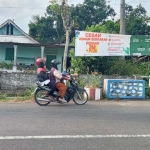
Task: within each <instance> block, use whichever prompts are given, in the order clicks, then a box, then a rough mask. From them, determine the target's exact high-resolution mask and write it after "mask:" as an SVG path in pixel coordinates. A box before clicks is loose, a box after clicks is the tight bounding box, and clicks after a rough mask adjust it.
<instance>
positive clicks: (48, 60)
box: [46, 55, 56, 70]
mask: <svg viewBox="0 0 150 150" xmlns="http://www.w3.org/2000/svg"><path fill="white" fill-rule="evenodd" d="M53 59H56V55H46V68H47V69H48V70H50V68H51V61H52V60H53Z"/></svg>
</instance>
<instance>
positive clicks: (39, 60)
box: [36, 58, 45, 67]
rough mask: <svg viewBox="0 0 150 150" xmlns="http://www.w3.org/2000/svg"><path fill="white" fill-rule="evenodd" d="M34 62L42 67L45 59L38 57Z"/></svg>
mask: <svg viewBox="0 0 150 150" xmlns="http://www.w3.org/2000/svg"><path fill="white" fill-rule="evenodd" d="M36 64H37V66H38V67H44V65H45V61H44V59H43V58H38V59H37V60H36Z"/></svg>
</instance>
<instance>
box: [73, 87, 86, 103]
mask: <svg viewBox="0 0 150 150" xmlns="http://www.w3.org/2000/svg"><path fill="white" fill-rule="evenodd" d="M73 101H74V103H75V104H77V105H84V104H85V103H86V102H87V101H88V93H87V92H86V91H85V90H81V89H80V90H78V91H77V92H76V93H75V95H74V97H73Z"/></svg>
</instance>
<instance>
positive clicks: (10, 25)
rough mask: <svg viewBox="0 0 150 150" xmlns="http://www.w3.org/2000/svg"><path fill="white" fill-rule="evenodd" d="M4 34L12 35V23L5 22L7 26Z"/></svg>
mask: <svg viewBox="0 0 150 150" xmlns="http://www.w3.org/2000/svg"><path fill="white" fill-rule="evenodd" d="M6 34H7V35H13V25H12V24H7V26H6Z"/></svg>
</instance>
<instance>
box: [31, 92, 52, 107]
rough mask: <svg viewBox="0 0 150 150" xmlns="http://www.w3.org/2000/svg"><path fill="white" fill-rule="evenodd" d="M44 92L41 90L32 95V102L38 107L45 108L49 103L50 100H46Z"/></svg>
mask: <svg viewBox="0 0 150 150" xmlns="http://www.w3.org/2000/svg"><path fill="white" fill-rule="evenodd" d="M45 92H46V91H45V90H43V89H37V90H36V92H35V94H34V100H35V102H36V103H37V104H38V105H40V106H46V105H48V104H49V103H50V100H49V99H48V96H46V95H45Z"/></svg>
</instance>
